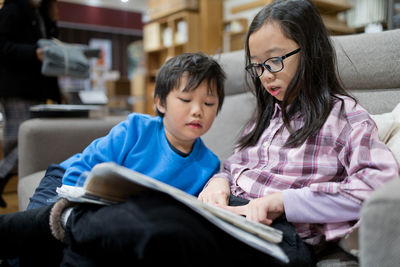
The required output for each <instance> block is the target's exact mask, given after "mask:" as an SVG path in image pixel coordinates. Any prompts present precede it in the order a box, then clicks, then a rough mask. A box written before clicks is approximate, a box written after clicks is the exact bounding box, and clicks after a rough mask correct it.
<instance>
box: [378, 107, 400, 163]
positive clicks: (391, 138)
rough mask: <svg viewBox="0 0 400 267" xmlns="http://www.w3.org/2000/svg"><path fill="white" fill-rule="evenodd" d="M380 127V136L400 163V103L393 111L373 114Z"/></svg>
mask: <svg viewBox="0 0 400 267" xmlns="http://www.w3.org/2000/svg"><path fill="white" fill-rule="evenodd" d="M371 117H372V119H373V120H374V121H375V123H376V125H377V127H378V133H379V138H380V139H381V140H382V142H384V143H385V144H386V145H387V146H388V147H389V149H390V150H391V151H392V152H393V154H394V156H395V158H396V159H397V161H398V162H399V163H400V103H399V104H398V105H397V106H396V107H395V108H394V110H393V111H392V112H389V113H384V114H378V115H371Z"/></svg>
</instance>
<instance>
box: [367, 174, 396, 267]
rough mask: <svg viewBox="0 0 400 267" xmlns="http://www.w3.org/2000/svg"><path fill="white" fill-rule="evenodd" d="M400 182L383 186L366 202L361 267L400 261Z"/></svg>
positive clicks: (391, 264)
mask: <svg viewBox="0 0 400 267" xmlns="http://www.w3.org/2000/svg"><path fill="white" fill-rule="evenodd" d="M399 192H400V179H399V178H396V179H394V180H393V181H391V182H389V183H387V184H385V185H383V186H382V187H381V188H379V189H378V190H377V191H375V192H374V193H373V194H372V195H371V197H370V198H369V199H368V200H367V201H366V202H365V203H364V205H363V207H362V209H361V225H360V230H359V234H360V236H359V242H360V263H361V266H365V267H368V266H381V267H386V266H387V267H389V266H398V264H399V262H400V253H399V247H400V228H399V225H400V194H399Z"/></svg>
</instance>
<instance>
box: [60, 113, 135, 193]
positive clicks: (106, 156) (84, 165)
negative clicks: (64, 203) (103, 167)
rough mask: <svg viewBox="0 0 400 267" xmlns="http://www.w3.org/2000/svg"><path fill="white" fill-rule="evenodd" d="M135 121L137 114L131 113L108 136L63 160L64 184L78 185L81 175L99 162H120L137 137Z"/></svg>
mask: <svg viewBox="0 0 400 267" xmlns="http://www.w3.org/2000/svg"><path fill="white" fill-rule="evenodd" d="M134 123H135V114H131V115H129V116H128V119H127V120H125V121H123V122H121V123H119V124H118V125H116V126H114V127H113V128H112V129H111V131H110V132H109V133H108V134H107V135H106V136H104V137H101V138H98V139H96V140H94V141H93V142H92V143H91V144H90V145H89V146H87V147H86V148H85V149H84V150H83V152H82V153H78V154H76V155H74V156H72V157H71V158H69V159H67V160H66V161H64V162H62V163H61V164H60V165H61V166H62V167H64V168H65V169H66V172H65V174H64V177H63V184H66V185H77V182H78V180H79V179H80V177H81V175H83V174H85V173H87V172H90V170H91V169H92V168H93V167H94V166H95V165H96V164H98V163H101V162H110V161H111V162H115V163H117V164H120V163H121V162H122V160H123V158H124V156H125V154H126V153H127V149H129V147H131V146H132V144H133V143H135V141H136V139H137V132H135V131H134V130H135V127H134V125H133V124H134ZM79 184H81V181H80V180H79Z"/></svg>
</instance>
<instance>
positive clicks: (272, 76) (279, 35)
mask: <svg viewBox="0 0 400 267" xmlns="http://www.w3.org/2000/svg"><path fill="white" fill-rule="evenodd" d="M298 48H299V45H298V44H297V43H296V42H294V41H293V40H291V39H288V38H287V37H285V35H284V34H283V32H282V31H281V29H280V27H279V25H278V24H277V23H276V22H270V23H267V24H265V25H263V26H262V27H261V28H260V29H259V30H258V31H256V32H254V33H252V34H251V35H250V37H249V50H250V61H251V63H264V61H265V60H267V59H269V58H271V57H281V56H284V55H286V54H287V53H290V52H292V51H294V50H296V49H298ZM300 53H301V51H300ZM300 53H297V54H294V55H292V56H290V57H288V58H286V59H284V60H283V64H284V68H283V69H282V70H281V71H280V72H276V73H270V72H269V71H268V70H267V69H265V70H264V72H263V74H262V75H261V76H260V77H259V79H260V81H261V83H262V85H263V86H264V88H265V90H267V91H268V93H270V94H271V95H272V96H273V97H275V98H276V99H277V100H279V101H282V100H283V97H284V96H285V93H286V91H287V88H288V85H289V83H290V81H291V80H292V79H293V77H294V75H295V73H296V71H297V67H298V65H299V61H300V56H299V54H300Z"/></svg>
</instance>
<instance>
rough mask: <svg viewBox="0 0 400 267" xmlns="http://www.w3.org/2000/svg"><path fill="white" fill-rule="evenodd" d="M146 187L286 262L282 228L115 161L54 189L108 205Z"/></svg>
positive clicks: (74, 198) (78, 199)
mask: <svg viewBox="0 0 400 267" xmlns="http://www.w3.org/2000/svg"><path fill="white" fill-rule="evenodd" d="M145 190H156V191H160V192H164V193H166V194H168V195H170V196H171V197H173V198H174V199H176V200H177V201H180V202H182V203H183V204H185V205H186V206H188V207H189V208H191V209H192V210H194V211H195V212H197V213H198V214H200V215H201V216H203V217H204V218H206V219H207V220H208V221H210V222H211V223H213V224H214V225H216V226H218V227H219V228H221V229H222V230H224V231H225V232H226V233H228V234H230V235H232V236H233V237H235V238H237V239H238V240H240V241H242V242H245V243H247V244H248V245H250V246H252V247H254V248H256V249H258V250H260V251H262V252H264V253H267V254H269V255H271V256H273V257H275V258H277V259H279V260H281V261H283V262H288V261H289V259H288V257H287V256H286V254H285V253H284V252H283V250H282V249H281V248H280V247H279V246H278V245H277V244H278V243H280V242H281V241H282V232H281V231H279V230H277V229H274V228H272V227H269V226H267V225H264V224H261V223H257V222H252V221H249V220H247V219H246V218H244V217H242V216H239V215H236V214H233V213H231V212H229V211H226V210H224V209H221V208H218V207H215V206H211V205H209V204H206V203H203V202H201V201H199V200H198V199H197V198H196V197H194V196H192V195H190V194H187V193H186V192H184V191H182V190H180V189H177V188H175V187H172V186H170V185H167V184H165V183H162V182H160V181H158V180H156V179H153V178H151V177H148V176H146V175H143V174H141V173H138V172H135V171H133V170H130V169H128V168H125V167H122V166H119V165H117V164H115V163H110V162H107V163H101V164H98V165H96V166H95V167H94V168H93V169H92V171H91V172H90V173H89V174H88V176H87V178H86V180H85V183H84V185H83V187H73V186H66V185H63V186H62V187H60V188H58V189H57V192H58V195H59V196H60V197H64V198H67V199H69V200H70V201H74V202H91V203H97V204H103V205H107V204H112V203H117V202H123V201H125V200H126V199H127V198H128V197H129V196H132V195H137V194H140V192H143V191H145Z"/></svg>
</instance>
